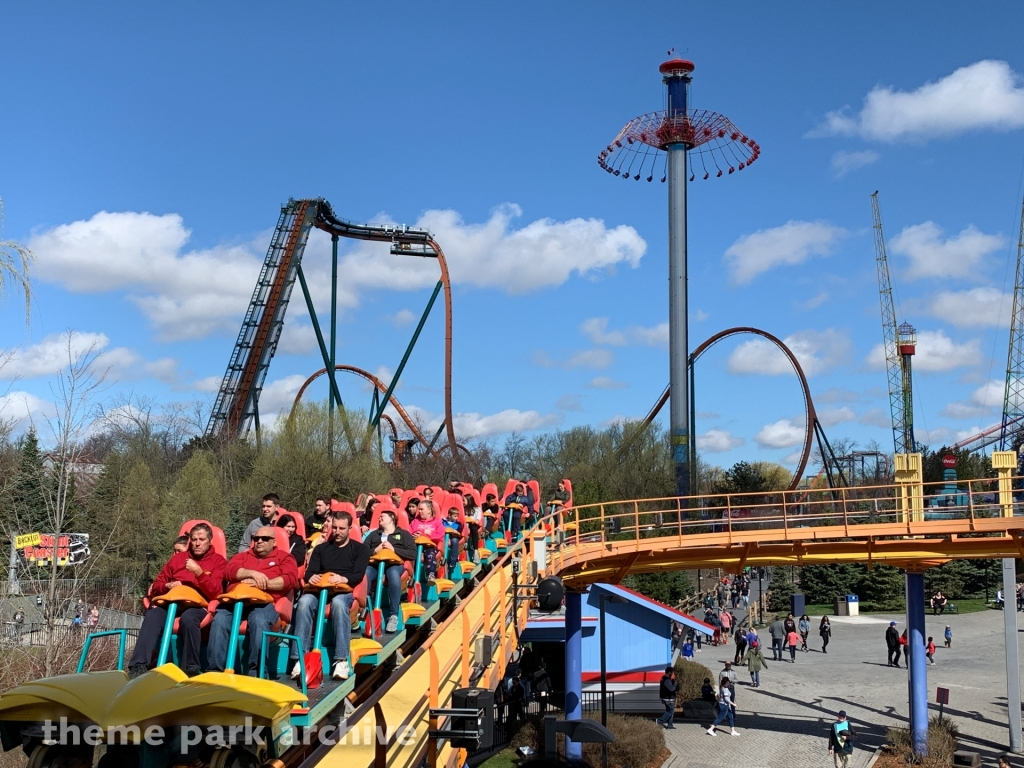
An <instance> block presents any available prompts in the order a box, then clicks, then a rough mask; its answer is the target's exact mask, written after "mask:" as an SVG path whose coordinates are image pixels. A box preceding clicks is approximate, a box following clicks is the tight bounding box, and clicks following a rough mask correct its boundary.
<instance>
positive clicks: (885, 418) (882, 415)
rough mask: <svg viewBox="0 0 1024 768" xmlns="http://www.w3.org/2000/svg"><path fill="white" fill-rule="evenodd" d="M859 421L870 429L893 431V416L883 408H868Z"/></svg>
mask: <svg viewBox="0 0 1024 768" xmlns="http://www.w3.org/2000/svg"><path fill="white" fill-rule="evenodd" d="M857 421H858V422H859V423H861V424H864V425H866V426H869V427H882V428H883V429H892V415H891V414H890V413H889V411H885V410H883V409H881V408H868V409H867V410H866V411H864V413H862V414H861V415H860V418H859V419H858V420H857Z"/></svg>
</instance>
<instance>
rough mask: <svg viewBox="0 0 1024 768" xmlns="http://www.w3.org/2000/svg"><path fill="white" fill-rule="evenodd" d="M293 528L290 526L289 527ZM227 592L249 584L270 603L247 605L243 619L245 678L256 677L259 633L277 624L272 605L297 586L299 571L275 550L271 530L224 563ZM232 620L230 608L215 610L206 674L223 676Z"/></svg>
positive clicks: (285, 554) (256, 536) (261, 532)
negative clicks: (246, 643) (246, 657)
mask: <svg viewBox="0 0 1024 768" xmlns="http://www.w3.org/2000/svg"><path fill="white" fill-rule="evenodd" d="M293 524H294V523H293ZM227 578H228V582H229V584H228V590H227V591H228V592H230V591H231V588H232V587H233V586H234V585H236V584H249V585H250V586H253V587H256V588H257V589H260V590H262V591H263V592H266V593H267V594H268V595H269V596H270V597H271V598H273V600H274V602H272V603H267V604H263V605H255V604H253V605H247V606H246V607H245V609H244V612H243V614H242V615H243V617H244V618H245V620H246V623H247V624H248V627H247V629H246V635H247V636H248V638H249V664H248V668H249V674H250V675H253V676H255V675H257V674H259V668H260V649H261V648H262V647H263V633H264V632H268V631H270V629H271V628H272V627H273V626H274V625H275V624H276V623H277V620H278V619H279V618H280V616H279V615H278V613H277V608H276V607H275V603H276V602H277V600H279V599H280V598H282V597H284V596H286V595H287V594H288V593H289V592H291V591H292V590H293V589H295V588H296V587H297V586H298V585H299V571H298V568H297V567H296V564H295V559H294V558H293V557H292V555H291V554H289V553H288V552H285V551H284V550H281V549H278V548H277V536H276V535H275V533H274V529H273V528H272V527H270V526H264V527H263V528H260V529H259V530H257V531H256V533H254V534H253V536H252V549H250V550H249V551H247V552H241V553H239V554H237V555H235V556H234V557H232V558H231V560H229V561H228V568H227ZM232 619H233V609H232V606H230V605H227V606H224V607H219V608H217V612H216V613H215V614H214V616H213V623H212V624H211V625H210V644H209V646H207V649H206V656H207V660H208V667H209V670H208V671H210V672H223V671H224V667H225V664H226V662H227V656H228V640H229V635H230V634H231V624H232Z"/></svg>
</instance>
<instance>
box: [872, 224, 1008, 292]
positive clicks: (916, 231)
mask: <svg viewBox="0 0 1024 768" xmlns="http://www.w3.org/2000/svg"><path fill="white" fill-rule="evenodd" d="M1002 246H1003V238H1002V237H1001V236H1000V235H986V234H985V233H984V232H981V231H979V230H978V229H977V228H976V227H975V226H973V225H971V226H969V227H967V228H966V229H964V230H963V231H961V232H960V234H959V235H957V236H956V237H950V238H946V239H945V240H943V239H942V228H941V227H940V226H939V225H938V224H936V223H935V222H932V221H926V222H924V223H923V224H915V225H913V226H910V227H906V228H905V229H904V230H903V231H902V232H900V233H899V234H898V235H896V237H894V238H892V239H891V240H890V241H889V247H890V250H892V252H893V253H900V254H903V255H904V256H906V257H907V258H908V259H909V260H910V266H909V267H908V269H907V272H906V279H908V280H918V279H920V278H924V277H961V278H968V279H971V280H976V279H978V277H979V276H980V274H981V272H982V270H981V269H980V267H981V266H982V261H983V260H984V259H985V257H986V256H988V255H989V254H990V253H992V252H993V251H996V250H998V249H999V248H1002Z"/></svg>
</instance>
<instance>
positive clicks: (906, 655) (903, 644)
mask: <svg viewBox="0 0 1024 768" xmlns="http://www.w3.org/2000/svg"><path fill="white" fill-rule="evenodd" d="M907 643H908V641H907V630H905V629H904V630H903V634H902V635H900V648H902V649H903V663H904V664H905V665H906V667H907V669H910V646H909V645H908V644H907ZM896 666H899V664H897V665H896Z"/></svg>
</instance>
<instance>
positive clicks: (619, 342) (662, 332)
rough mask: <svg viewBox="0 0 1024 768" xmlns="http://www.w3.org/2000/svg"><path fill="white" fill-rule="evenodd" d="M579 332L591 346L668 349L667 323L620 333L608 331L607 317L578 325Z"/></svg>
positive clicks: (595, 318) (585, 321)
mask: <svg viewBox="0 0 1024 768" xmlns="http://www.w3.org/2000/svg"><path fill="white" fill-rule="evenodd" d="M580 332H581V333H582V334H583V335H584V336H586V337H587V338H588V339H590V342H591V343H592V344H608V345H610V346H613V347H625V346H630V345H642V346H647V347H662V348H663V349H667V348H668V322H667V321H666V322H664V323H660V324H658V325H655V326H652V327H651V328H644V327H643V326H637V325H634V326H630V327H629V328H626V329H625V330H621V331H609V330H608V318H607V317H591V318H590V319H588V320H584V321H583V322H582V323H581V324H580Z"/></svg>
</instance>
